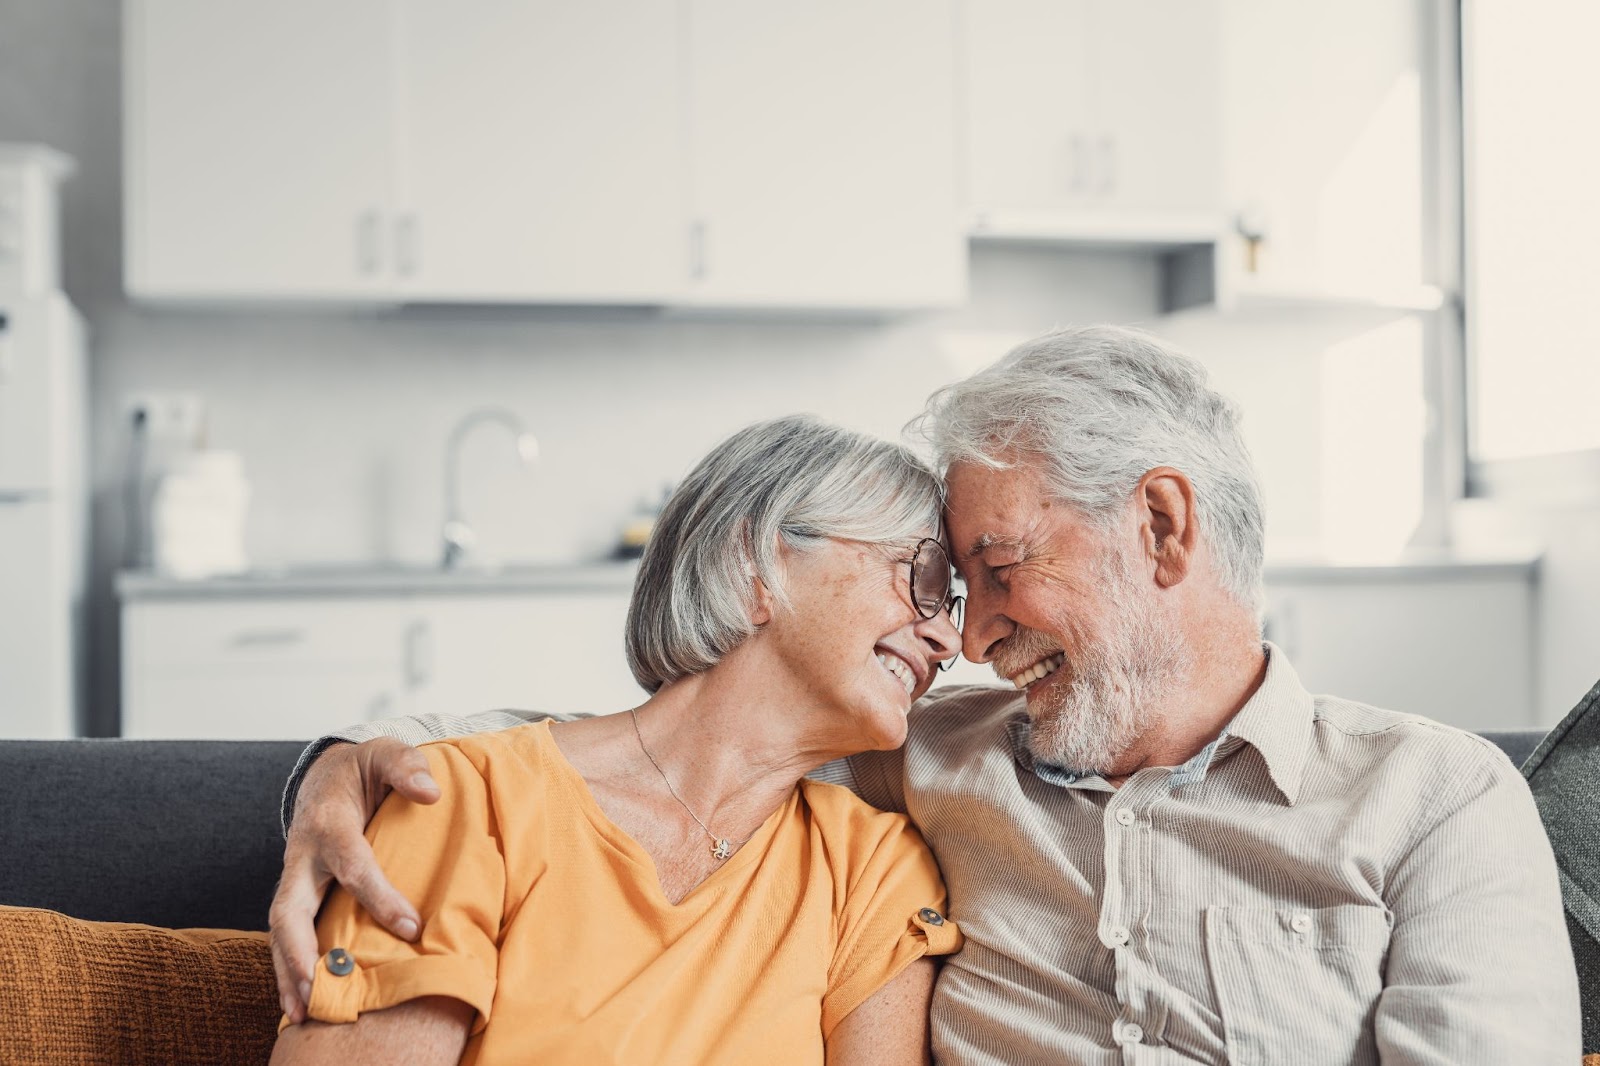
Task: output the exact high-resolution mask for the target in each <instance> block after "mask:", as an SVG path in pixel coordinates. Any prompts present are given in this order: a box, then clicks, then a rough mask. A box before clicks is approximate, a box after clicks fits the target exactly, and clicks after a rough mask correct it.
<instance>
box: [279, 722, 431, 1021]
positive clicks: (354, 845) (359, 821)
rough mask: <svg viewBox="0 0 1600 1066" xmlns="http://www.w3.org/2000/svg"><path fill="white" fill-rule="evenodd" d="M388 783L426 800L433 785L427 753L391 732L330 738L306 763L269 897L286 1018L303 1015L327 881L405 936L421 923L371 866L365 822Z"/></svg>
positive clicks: (410, 935) (411, 796) (419, 800)
mask: <svg viewBox="0 0 1600 1066" xmlns="http://www.w3.org/2000/svg"><path fill="white" fill-rule="evenodd" d="M391 791H395V792H399V793H400V794H401V795H403V796H405V797H406V798H407V799H409V800H411V801H413V802H415V803H433V802H435V801H436V800H438V798H439V786H438V785H437V784H436V783H435V782H434V780H433V777H432V776H431V775H430V774H429V773H428V760H427V758H426V757H425V756H424V755H423V754H422V752H421V751H419V750H418V749H416V748H413V747H411V746H410V745H408V744H406V743H404V742H403V741H399V740H395V739H394V738H392V737H379V738H377V739H375V740H369V741H367V742H366V743H364V744H344V743H340V744H335V745H334V746H332V747H330V748H329V749H328V750H327V751H325V752H323V753H322V754H321V755H320V756H319V757H318V758H317V760H316V762H314V763H312V764H311V766H310V768H309V769H307V771H306V774H305V778H304V780H303V781H302V782H301V785H300V793H299V796H298V798H297V799H296V800H295V808H294V820H293V822H292V823H291V825H290V827H289V834H288V840H287V842H286V844H285V845H284V849H283V877H282V878H281V879H280V880H279V881H278V891H277V893H276V894H275V895H274V896H273V897H272V909H271V911H270V912H269V915H268V920H269V922H270V924H271V926H272V936H271V942H272V965H273V969H274V970H276V971H277V977H278V999H279V1002H280V1003H281V1004H282V1006H283V1012H284V1013H285V1014H286V1015H288V1016H289V1020H290V1021H292V1022H294V1023H296V1024H298V1023H300V1022H302V1021H304V1020H305V1019H306V1007H307V1006H308V1004H309V1001H310V996H311V973H312V967H314V966H315V965H316V962H317V955H318V951H317V931H316V918H317V910H318V909H319V908H320V907H321V906H322V898H323V896H324V895H326V894H327V891H328V885H329V882H330V881H337V882H338V883H339V884H341V885H343V886H344V887H345V889H347V890H348V891H349V892H350V893H351V895H353V896H355V898H356V900H357V901H358V902H359V903H360V904H361V905H362V907H364V908H366V910H367V912H368V913H369V914H371V915H372V916H373V917H374V918H376V919H377V920H378V922H379V923H380V924H382V925H383V927H384V928H385V929H388V930H389V931H390V932H391V933H393V934H394V935H396V936H398V937H401V938H402V939H404V940H415V939H416V938H417V935H418V933H419V931H420V925H419V920H418V916H417V912H416V909H415V908H414V907H412V905H411V903H410V902H409V901H408V900H407V899H406V898H405V897H404V896H402V895H401V894H400V893H399V892H397V891H396V890H395V888H394V886H393V885H391V884H390V883H389V879H388V878H387V877H385V876H384V874H383V871H382V870H380V869H379V868H378V864H377V860H376V859H375V858H374V857H373V854H372V847H371V845H369V844H368V843H367V838H366V836H365V831H366V827H367V823H368V822H369V821H371V820H372V816H373V815H374V814H375V813H376V812H377V810H378V807H379V805H381V804H382V803H383V801H384V799H385V798H386V797H387V796H388V795H389V793H390V792H391Z"/></svg>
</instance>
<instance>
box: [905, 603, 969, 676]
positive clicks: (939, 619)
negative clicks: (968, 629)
mask: <svg viewBox="0 0 1600 1066" xmlns="http://www.w3.org/2000/svg"><path fill="white" fill-rule="evenodd" d="M916 633H917V636H919V637H921V638H922V639H923V640H924V641H926V642H927V644H928V649H929V651H930V652H931V653H932V658H933V660H934V661H935V662H941V663H942V662H944V661H945V660H947V659H954V658H955V657H956V655H957V654H958V653H959V652H960V651H961V631H960V630H959V629H957V628H956V627H955V623H954V622H952V621H951V620H950V612H949V611H940V612H939V613H938V614H936V615H934V616H933V617H932V618H924V619H922V620H921V621H919V622H918V623H917V625H916Z"/></svg>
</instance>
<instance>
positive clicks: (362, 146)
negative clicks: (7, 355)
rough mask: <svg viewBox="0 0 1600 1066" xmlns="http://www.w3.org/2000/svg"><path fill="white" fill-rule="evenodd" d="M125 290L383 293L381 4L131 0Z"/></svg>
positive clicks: (385, 78) (385, 180) (384, 49)
mask: <svg viewBox="0 0 1600 1066" xmlns="http://www.w3.org/2000/svg"><path fill="white" fill-rule="evenodd" d="M125 30H126V41H125V48H126V53H125V55H126V59H125V69H124V76H125V95H124V99H125V116H124V126H125V131H126V132H125V147H126V158H125V161H124V164H125V168H126V173H125V180H126V197H125V201H126V210H127V219H128V225H127V251H126V267H127V286H128V289H129V291H130V292H131V293H132V294H134V295H136V296H156V297H214V296H269V297H282V298H304V299H327V298H336V299H337V298H352V297H357V298H370V297H373V296H376V295H379V294H380V293H381V292H382V290H383V288H384V286H385V284H386V282H384V281H383V280H382V261H383V258H384V249H383V247H382V233H381V231H380V227H381V224H382V220H383V217H384V213H385V212H386V210H387V208H388V206H389V205H388V199H389V196H388V194H389V174H390V169H391V157H390V150H391V138H390V131H389V123H388V118H389V115H390V85H389V80H390V65H389V41H388V35H389V7H388V0H341V2H339V3H337V4H329V3H322V2H319V0H277V2H275V3H271V4H218V3H215V2H213V0H130V2H129V3H128V5H127V7H126V20H125Z"/></svg>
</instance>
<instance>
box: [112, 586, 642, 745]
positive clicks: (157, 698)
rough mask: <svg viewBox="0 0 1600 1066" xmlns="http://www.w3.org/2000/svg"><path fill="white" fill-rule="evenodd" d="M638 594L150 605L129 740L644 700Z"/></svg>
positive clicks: (139, 600) (574, 591)
mask: <svg viewBox="0 0 1600 1066" xmlns="http://www.w3.org/2000/svg"><path fill="white" fill-rule="evenodd" d="M628 596H629V589H628V587H627V585H626V584H625V583H624V582H622V581H618V580H604V581H600V582H597V583H596V585H595V587H578V588H570V587H552V588H550V589H549V590H539V591H517V592H509V591H481V590H480V591H472V592H466V593H462V592H451V591H449V590H448V589H440V590H438V591H429V592H426V593H416V592H407V593H403V594H401V593H385V594H375V595H374V594H361V595H349V594H347V595H330V594H319V595H273V594H271V593H270V592H268V591H266V590H262V589H259V588H258V589H255V590H253V591H252V592H251V593H249V594H248V595H240V596H228V595H225V594H221V593H217V594H212V595H191V594H183V595H177V596H174V597H172V598H162V597H161V596H159V595H157V596H154V597H151V596H148V595H144V596H135V597H130V598H127V599H125V600H124V604H123V612H122V648H123V655H122V734H123V735H124V736H129V737H146V738H149V737H191V738H259V739H269V738H281V739H310V738H312V737H316V736H320V735H322V734H324V733H327V732H329V731H331V730H334V729H338V728H340V727H341V726H346V725H350V724H351V723H354V722H362V721H368V720H371V719H376V718H387V717H392V716H395V715H406V714H422V713H442V714H452V715H470V714H474V713H476V712H478V711H485V710H492V709H495V708H501V707H520V708H533V709H541V710H555V711H571V712H591V713H610V712H613V711H620V710H624V709H626V708H628V707H633V706H636V705H638V704H639V703H642V702H643V701H644V698H645V694H644V692H643V690H642V689H640V688H639V686H638V685H637V684H635V683H634V681H633V678H632V675H630V674H629V672H628V669H627V664H626V660H625V659H624V656H623V650H622V649H623V626H624V623H625V621H626V619H627V611H628Z"/></svg>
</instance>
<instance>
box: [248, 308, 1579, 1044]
mask: <svg viewBox="0 0 1600 1066" xmlns="http://www.w3.org/2000/svg"><path fill="white" fill-rule="evenodd" d="M919 422H920V423H921V429H922V430H923V431H924V432H925V433H926V435H927V437H928V438H929V439H930V440H931V442H932V445H933V450H934V453H935V456H936V457H937V459H938V461H939V462H940V464H941V466H942V468H943V469H944V470H945V472H946V479H947V482H948V487H949V499H948V511H947V522H948V533H949V540H950V545H951V549H952V557H953V558H954V560H955V565H956V567H957V569H958V570H959V571H960V573H961V576H962V577H963V578H964V579H965V581H966V586H967V592H968V603H967V612H966V623H965V626H964V629H963V641H964V647H963V651H964V653H965V655H966V656H967V658H969V659H971V660H973V661H975V662H984V663H990V664H991V665H992V666H993V667H994V669H995V671H996V672H997V673H998V674H999V675H1000V676H1001V678H1003V679H1004V680H1006V681H1008V682H1010V684H1009V685H1008V686H1006V687H1003V688H1002V687H952V688H945V689H937V690H935V691H934V692H933V693H932V694H930V695H929V696H928V697H926V698H925V699H924V700H923V701H922V703H921V705H920V706H918V707H917V708H916V709H915V710H914V711H913V715H912V719H911V727H910V737H909V740H908V741H907V743H906V745H905V747H904V748H903V749H902V750H901V751H898V752H889V753H868V754H866V755H862V756H856V757H853V758H852V759H851V760H849V764H848V766H847V767H842V768H840V769H841V771H842V772H843V773H844V774H845V775H846V777H847V779H848V780H849V782H850V783H852V784H853V786H854V787H855V788H856V790H857V791H858V792H859V793H860V794H861V795H862V796H864V797H865V798H867V799H868V800H870V801H871V802H873V803H875V804H877V805H879V806H882V807H885V808H889V809H895V810H903V811H906V812H908V813H909V814H910V815H911V817H912V818H913V819H914V820H915V821H916V823H917V824H918V826H919V827H920V828H921V830H922V832H923V835H924V836H925V838H926V839H927V841H928V843H929V844H930V845H932V847H933V849H934V851H935V853H936V854H937V856H938V858H939V861H940V864H941V866H942V867H943V869H944V873H945V876H946V880H947V882H948V884H949V890H950V899H951V909H952V913H953V916H954V917H955V918H956V919H958V920H959V922H960V924H961V926H962V928H963V930H964V932H965V934H966V948H965V950H964V951H963V952H962V953H961V954H960V955H958V956H956V957H954V958H953V959H951V960H950V961H949V962H948V964H947V965H946V966H945V967H944V969H943V971H942V972H941V974H940V977H939V980H938V985H937V988H936V991H935V997H934V1006H933V1042H934V1045H933V1046H934V1052H935V1054H936V1056H937V1057H938V1058H939V1059H940V1060H941V1061H943V1062H949V1063H996V1064H999V1063H1033V1062H1070V1063H1087V1064H1097V1066H1098V1064H1110V1063H1167V1062H1171V1063H1179V1062H1184V1063H1228V1062H1232V1063H1261V1064H1268V1066H1275V1064H1280V1063H1296V1064H1313V1063H1329V1064H1333V1063H1339V1064H1349V1063H1379V1062H1382V1063H1386V1064H1393V1063H1417V1064H1422V1063H1428V1064H1440V1066H1443V1064H1447V1063H1448V1064H1455V1066H1459V1064H1461V1063H1485V1064H1488V1063H1495V1064H1508V1063H1517V1064H1524V1063H1527V1064H1532V1063H1569V1064H1572V1063H1576V1062H1577V1061H1578V1058H1579V1034H1578V1024H1579V1023H1578V996H1577V981H1576V976H1575V973H1574V968H1573V961H1572V954H1571V948H1570V946H1569V943H1568V940H1567V934H1566V928H1565V925H1564V919H1563V916H1562V909H1561V899H1560V892H1559V887H1558V882H1557V874H1556V868H1555V863H1554V859H1553V857H1552V855H1551V851H1550V848H1549V845H1548V843H1547V841H1546V838H1545V836H1544V833H1543V831H1542V829H1541V827H1540V822H1539V818H1538V815H1537V813H1536V811H1535V808H1534V805H1533V802H1532V800H1531V797H1530V795H1529V792H1528V788H1527V786H1526V785H1525V784H1524V782H1523V780H1522V778H1521V777H1520V776H1519V775H1518V773H1517V772H1516V770H1515V769H1514V768H1513V767H1512V765H1511V764H1510V762H1509V761H1507V759H1506V758H1505V757H1504V756H1503V755H1502V754H1501V753H1500V752H1499V751H1498V750H1496V749H1495V748H1493V747H1492V746H1491V745H1489V744H1488V743H1486V742H1484V741H1483V740H1481V739H1479V738H1477V737H1474V736H1472V735H1469V734H1467V733H1463V732H1461V731H1459V730H1456V729H1451V728H1448V727H1446V726H1442V725H1439V724H1437V723H1434V722H1431V721H1428V720H1426V719H1423V718H1419V717H1416V716H1413V715H1406V714H1399V713H1395V712H1392V711H1385V710H1378V709H1376V708H1373V707H1368V706H1365V705H1363V704H1360V703H1356V702H1353V701H1350V700H1344V699H1338V698H1334V697H1328V696H1312V695H1310V694H1308V693H1307V692H1306V690H1305V688H1304V687H1303V686H1302V685H1301V683H1300V681H1299V679H1298V678H1297V677H1296V675H1295V672H1294V668H1293V667H1292V665H1291V664H1290V663H1289V662H1288V661H1287V659H1286V658H1285V657H1284V655H1283V653H1282V652H1281V651H1279V650H1278V649H1276V648H1274V647H1272V646H1271V645H1263V643H1262V641H1261V629H1260V616H1261V567H1262V512H1261V503H1260V494H1259V490H1258V488H1257V485H1256V480H1255V476H1254V472H1253V470H1252V468H1251V464H1250V460H1249V457H1248V455H1247V453H1246V450H1245V447H1244V444H1243V441H1242V438H1241V437H1240V434H1239V429H1238V417H1237V414H1236V412H1235V410H1234V408H1233V407H1232V405H1231V404H1230V403H1229V402H1228V401H1227V400H1225V399H1224V398H1222V397H1221V396H1219V395H1218V394H1217V393H1216V392H1214V391H1213V390H1211V389H1210V388H1209V386H1208V385H1207V382H1206V379H1205V374H1204V371H1203V370H1202V369H1201V368H1200V367H1199V365H1198V364H1196V363H1195V362H1193V361H1192V360H1190V359H1189V358H1187V357H1185V356H1183V355H1181V354H1179V353H1177V352H1174V351H1172V350H1171V349H1169V348H1167V347H1165V346H1164V345H1163V344H1162V343H1161V342H1159V341H1157V340H1155V339H1154V338H1152V337H1149V336H1146V335H1143V334H1140V333H1136V332H1132V331H1129V330H1123V329H1116V328H1107V327H1102V328H1093V329H1083V330H1071V331H1064V332H1060V333H1054V334H1050V335H1048V336H1045V337H1041V338H1039V339H1037V340H1035V341H1032V342H1030V343H1027V344H1024V345H1022V346H1021V347H1019V348H1018V349H1016V350H1015V351H1013V352H1012V353H1010V354H1009V355H1008V356H1007V357H1006V358H1004V359H1003V360H1001V361H1000V362H999V363H998V364H996V365H995V366H993V367H990V368H989V369H987V370H984V371H982V372H980V373H978V374H976V375H974V376H973V377H971V378H969V379H967V380H965V381H962V382H960V383H958V384H956V385H954V386H951V387H949V388H947V389H945V390H942V391H941V392H940V393H937V394H936V395H935V396H934V397H933V398H932V399H931V400H930V401H929V405H928V409H927V411H926V412H925V414H924V415H923V416H922V418H921V419H919ZM525 717H527V716H523V715H508V714H506V713H503V712H502V713H497V714H491V715H483V716H478V717H477V718H475V719H465V720H445V719H438V718H432V719H420V720H406V721H403V722H399V723H380V724H379V725H377V726H372V727H365V728H361V729H355V730H351V731H350V732H348V733H345V734H342V735H341V737H340V738H337V739H347V740H363V739H367V738H370V737H373V736H375V735H376V734H378V733H389V734H390V736H389V737H386V738H383V739H375V740H371V741H370V742H369V743H365V744H359V745H356V746H337V747H331V748H330V745H332V744H333V743H334V740H335V739H336V738H329V739H327V740H324V741H322V742H319V743H318V744H317V745H314V746H313V748H312V749H309V750H308V752H307V757H306V758H305V759H303V760H302V766H301V767H300V768H299V770H298V771H297V777H296V779H295V780H293V781H291V783H290V789H289V791H288V792H287V793H286V796H285V810H286V816H287V815H290V814H297V817H295V819H294V821H293V826H292V828H291V829H290V831H289V838H288V847H287V850H286V857H285V865H286V871H285V876H284V880H283V883H282V885H281V886H280V889H279V894H278V898H277V900H276V901H275V903H274V906H273V929H274V952H275V957H276V961H277V963H278V967H279V974H280V978H279V980H280V987H281V989H282V991H283V993H284V997H285V1004H286V1009H287V1010H288V1011H289V1013H290V1015H291V1017H299V1016H301V1014H300V1010H301V1008H300V1006H299V1003H298V999H299V998H300V997H301V995H302V993H301V992H299V991H297V989H299V988H303V987H304V986H303V982H305V981H306V979H307V975H308V974H309V971H310V967H311V966H313V965H316V950H317V949H316V946H315V938H314V935H313V931H312V926H311V922H312V917H313V915H314V913H315V910H316V907H317V903H318V901H319V900H320V898H321V894H322V892H323V890H324V889H325V887H326V885H327V883H328V880H329V878H330V877H337V878H338V880H339V881H340V882H341V883H343V884H345V885H347V886H349V887H350V888H351V889H352V890H353V892H354V893H355V894H356V896H357V897H358V898H359V899H361V900H362V901H363V902H364V903H365V904H366V905H367V906H368V907H369V908H370V909H371V910H372V911H373V913H374V914H375V915H376V916H377V917H378V918H379V920H381V921H383V922H384V924H385V925H387V926H388V927H389V928H390V929H391V930H393V931H394V932H396V933H397V934H399V935H402V936H409V935H412V934H413V933H414V930H415V922H416V917H415V912H414V911H413V910H412V909H411V907H410V904H409V903H407V902H406V901H405V900H404V899H402V898H400V897H399V896H398V894H397V893H395V892H394V891H393V890H392V888H390V887H389V886H388V884H387V882H386V881H385V880H384V878H383V876H382V874H381V873H380V872H379V871H378V870H377V869H376V867H375V865H374V864H373V863H372V861H371V858H370V852H368V851H367V850H366V848H365V845H364V841H363V840H362V838H361V830H362V826H363V824H364V822H365V819H366V818H367V817H369V816H370V814H371V812H372V811H373V810H374V809H375V807H376V805H377V802H378V801H379V800H380V799H381V797H382V795H383V794H384V793H386V792H387V791H388V790H389V789H390V788H394V789H398V790H400V791H402V792H403V793H405V794H406V795H408V796H411V797H412V798H414V799H417V800H419V801H421V802H428V801H430V800H431V799H433V798H434V797H435V796H436V792H435V790H434V787H433V785H432V783H431V782H429V781H427V780H425V779H424V780H417V779H415V778H414V777H413V776H412V775H413V774H414V773H415V771H416V770H418V769H419V768H420V767H421V766H422V765H423V764H422V761H421V759H420V757H419V756H418V753H416V752H415V751H414V750H413V749H410V748H407V747H405V745H404V744H403V743H401V742H400V741H399V740H396V739H394V738H396V737H399V738H403V739H404V740H406V741H409V742H412V743H418V742H421V741H423V740H426V739H429V738H430V737H437V736H442V735H446V734H448V733H458V732H466V731H470V730H472V729H480V728H497V727H500V726H503V725H506V724H512V723H515V722H520V721H522V720H524V718H525ZM325 749H329V750H325ZM319 754H320V756H321V757H320V758H318V755H319ZM312 759H315V760H316V761H315V762H314V763H312V762H311V760H312ZM307 766H309V767H310V768H309V770H307V769H306V767H307ZM300 773H304V778H303V781H304V784H303V785H299V787H298V801H297V800H296V793H297V785H298V783H299V781H300V780H301V778H300V776H299V774H300ZM286 821H287V817H286Z"/></svg>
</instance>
